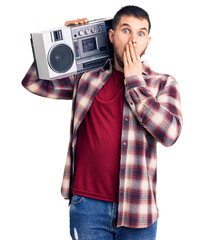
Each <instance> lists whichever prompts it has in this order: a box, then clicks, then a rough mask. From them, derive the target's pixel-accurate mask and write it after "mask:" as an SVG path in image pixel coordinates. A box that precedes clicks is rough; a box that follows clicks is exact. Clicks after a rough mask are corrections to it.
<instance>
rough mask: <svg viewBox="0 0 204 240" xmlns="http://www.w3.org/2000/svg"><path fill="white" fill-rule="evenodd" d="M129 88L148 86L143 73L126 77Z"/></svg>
mask: <svg viewBox="0 0 204 240" xmlns="http://www.w3.org/2000/svg"><path fill="white" fill-rule="evenodd" d="M125 85H126V87H127V90H129V89H131V88H135V87H146V86H147V84H146V82H145V80H144V77H143V75H142V74H140V75H133V76H128V77H125Z"/></svg>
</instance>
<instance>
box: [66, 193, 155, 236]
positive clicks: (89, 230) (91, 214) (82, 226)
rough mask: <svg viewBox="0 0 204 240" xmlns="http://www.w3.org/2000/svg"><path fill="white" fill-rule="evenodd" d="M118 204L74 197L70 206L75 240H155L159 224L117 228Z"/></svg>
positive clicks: (71, 227) (71, 232)
mask: <svg viewBox="0 0 204 240" xmlns="http://www.w3.org/2000/svg"><path fill="white" fill-rule="evenodd" d="M117 209H118V204H117V203H111V202H105V201H100V200H96V199H92V198H86V197H81V196H77V195H74V196H73V198H72V202H71V205H70V234H71V236H72V239H73V240H113V239H114V240H134V239H137V240H155V239H156V231H157V222H155V223H154V224H153V225H152V226H150V227H148V228H140V229H135V228H127V227H117V226H116V225H117V211H118V210H117Z"/></svg>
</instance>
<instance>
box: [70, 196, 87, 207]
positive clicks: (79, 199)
mask: <svg viewBox="0 0 204 240" xmlns="http://www.w3.org/2000/svg"><path fill="white" fill-rule="evenodd" d="M83 199H84V197H82V196H79V195H74V196H73V197H72V201H71V204H74V205H77V204H79V203H81V202H82V200H83Z"/></svg>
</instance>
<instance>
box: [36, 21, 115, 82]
mask: <svg viewBox="0 0 204 240" xmlns="http://www.w3.org/2000/svg"><path fill="white" fill-rule="evenodd" d="M111 26H112V19H101V20H95V21H91V22H89V23H88V24H85V25H79V26H68V27H67V26H64V27H61V28H58V29H52V30H47V31H43V32H37V33H31V45H32V49H33V56H34V61H35V65H36V69H37V74H38V77H39V78H40V79H46V80H54V79H59V78H63V77H67V76H69V75H72V74H76V73H81V72H85V71H88V70H92V69H95V68H99V67H102V66H103V65H104V63H105V62H106V61H107V60H108V59H109V58H110V57H111V55H112V52H113V50H112V44H111V43H110V41H109V36H108V32H109V29H110V28H111Z"/></svg>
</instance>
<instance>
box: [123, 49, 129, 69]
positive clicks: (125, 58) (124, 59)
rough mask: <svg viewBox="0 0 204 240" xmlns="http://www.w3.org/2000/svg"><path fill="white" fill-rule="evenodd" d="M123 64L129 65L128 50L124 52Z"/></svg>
mask: <svg viewBox="0 0 204 240" xmlns="http://www.w3.org/2000/svg"><path fill="white" fill-rule="evenodd" d="M123 64H124V67H125V66H127V65H128V63H127V52H126V51H124V53H123Z"/></svg>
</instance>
